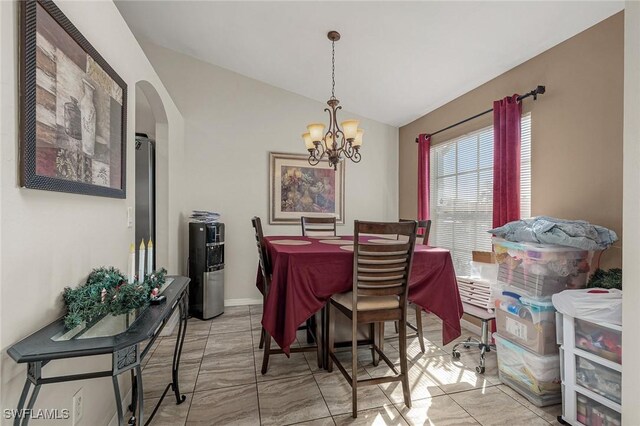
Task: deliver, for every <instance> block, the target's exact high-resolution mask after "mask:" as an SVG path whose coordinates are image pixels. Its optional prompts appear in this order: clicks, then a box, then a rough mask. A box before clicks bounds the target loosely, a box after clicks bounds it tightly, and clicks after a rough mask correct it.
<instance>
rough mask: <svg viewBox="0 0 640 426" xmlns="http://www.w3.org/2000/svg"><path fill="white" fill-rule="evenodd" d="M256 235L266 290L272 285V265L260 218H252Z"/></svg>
mask: <svg viewBox="0 0 640 426" xmlns="http://www.w3.org/2000/svg"><path fill="white" fill-rule="evenodd" d="M251 225H252V226H253V231H254V235H255V238H256V246H257V247H258V260H259V262H260V271H261V272H262V278H263V280H264V283H265V288H268V287H269V285H270V284H271V264H270V263H269V256H268V253H267V245H266V244H265V242H264V234H263V232H262V221H261V220H260V218H259V217H258V216H254V217H253V218H251Z"/></svg>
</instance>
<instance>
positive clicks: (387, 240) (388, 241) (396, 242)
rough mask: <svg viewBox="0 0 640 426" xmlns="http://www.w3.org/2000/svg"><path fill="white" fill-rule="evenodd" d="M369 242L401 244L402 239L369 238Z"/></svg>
mask: <svg viewBox="0 0 640 426" xmlns="http://www.w3.org/2000/svg"><path fill="white" fill-rule="evenodd" d="M369 242H370V243H374V244H402V242H403V241H398V240H390V239H387V238H374V239H372V240H369Z"/></svg>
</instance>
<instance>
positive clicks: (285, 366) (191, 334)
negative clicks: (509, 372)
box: [143, 305, 561, 426]
mask: <svg viewBox="0 0 640 426" xmlns="http://www.w3.org/2000/svg"><path fill="white" fill-rule="evenodd" d="M410 312H411V311H410ZM261 317H262V306H260V305H256V306H243V307H230V308H226V310H225V313H224V314H223V315H222V316H221V317H219V318H216V319H213V320H210V321H200V320H197V319H190V320H189V323H188V325H187V337H186V339H185V344H184V350H183V354H182V361H181V366H180V386H181V391H182V392H183V393H184V394H185V395H186V397H187V400H186V401H185V402H184V403H183V404H181V405H175V399H174V398H173V397H172V395H171V392H170V393H169V394H168V395H167V397H166V398H165V400H164V401H163V404H162V405H161V407H160V409H159V411H158V413H157V414H156V417H155V418H154V421H153V422H152V425H156V426H159V425H162V426H165V425H166V426H178V425H260V424H262V425H279V426H280V425H289V424H299V425H313V426H324V425H334V424H335V425H346V424H357V425H407V424H410V425H456V426H457V425H478V424H481V425H525V424H526V425H527V426H536V425H549V424H557V421H556V416H557V415H559V414H560V411H561V409H560V406H559V405H556V406H552V407H545V408H538V407H535V406H533V405H532V404H530V403H529V402H528V401H527V400H526V399H525V398H523V397H521V396H520V395H519V394H517V393H515V392H514V391H512V390H511V389H510V388H508V387H507V386H504V385H502V384H501V383H500V381H499V380H498V377H497V368H496V358H495V353H491V354H490V355H489V357H488V360H487V370H486V373H485V374H484V375H479V374H476V372H475V366H476V363H477V351H474V350H469V352H468V353H466V352H464V350H463V353H462V356H461V358H460V359H459V360H453V359H452V358H451V356H450V352H451V347H452V346H453V344H454V343H450V344H448V345H443V344H442V335H441V328H442V325H441V323H440V321H439V320H438V318H437V317H435V316H434V315H427V316H426V320H424V321H423V322H424V332H425V338H426V339H427V342H426V353H425V354H422V353H421V352H420V347H419V343H418V340H417V338H413V339H412V340H411V342H410V346H409V351H408V352H409V358H410V362H409V367H410V370H409V373H410V385H411V399H412V408H411V409H408V408H406V407H405V405H404V403H403V398H402V388H401V386H400V384H399V382H397V383H386V384H382V385H377V386H367V387H363V388H361V389H360V391H359V394H358V407H359V409H360V410H361V411H359V412H358V418H357V419H353V418H352V417H351V414H350V413H351V388H350V387H349V385H348V384H347V382H346V381H345V380H344V378H343V377H342V375H341V374H340V372H338V371H337V369H336V371H334V372H333V373H328V372H326V371H324V370H320V369H318V367H317V363H316V359H315V353H313V352H309V353H298V354H292V355H291V358H288V359H287V358H286V357H285V356H284V355H275V356H272V357H271V358H270V361H269V371H268V372H267V374H265V375H262V374H260V366H261V362H262V352H261V351H260V350H259V349H258V343H259V340H260V320H261ZM386 330H387V332H386V337H387V338H386V344H385V353H386V354H387V355H388V356H389V358H390V359H391V360H392V361H393V362H395V363H397V362H398V358H399V354H398V350H397V337H396V336H397V335H396V334H395V333H394V332H393V324H391V323H389V324H387V328H386ZM467 334H468V333H467V332H464V333H463V335H464V337H466V336H467ZM299 336H300V339H299V341H298V342H297V343H296V344H297V345H300V344H304V342H305V340H304V332H299ZM461 340H462V339H461ZM174 344H175V336H167V337H163V338H161V339H158V341H157V342H156V344H155V345H154V346H155V347H154V348H153V349H152V350H153V352H150V354H149V355H148V356H147V358H146V365H145V367H144V371H143V375H144V395H145V411H146V416H148V415H149V413H150V411H151V409H152V407H153V406H154V405H155V403H156V402H157V401H158V398H159V397H160V395H161V394H162V392H163V391H164V388H165V386H166V385H167V384H168V383H169V381H170V375H171V372H170V368H168V366H170V365H171V357H172V355H173V347H174ZM338 356H339V357H344V361H345V362H348V361H349V359H350V352H347V353H341V354H339V355H338ZM358 359H359V365H360V367H359V368H360V370H359V376H360V377H376V376H382V375H387V374H391V371H390V369H389V368H388V366H387V365H386V364H384V363H383V362H380V364H379V365H378V366H377V367H374V366H373V365H372V364H371V352H370V351H369V350H366V349H362V350H360V351H359V355H358ZM347 365H349V364H347Z"/></svg>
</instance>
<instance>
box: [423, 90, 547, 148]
mask: <svg viewBox="0 0 640 426" xmlns="http://www.w3.org/2000/svg"><path fill="white" fill-rule="evenodd" d="M545 91H546V88H545V86H538V87H536V88H535V89H533V90H532V91H530V92H529V93H527V94H525V95H521V96H518V101H521V100H523V99H525V98H528V97H529V96H533V100H534V101H536V100H538V95H542V94H544V92H545ZM492 111H493V108H491V109H488V110H486V111H483V112H481V113H479V114H476V115H474V116H473V117H469V118H465V119H464V120H462V121H458V122H457V123H455V124H452V125H450V126H448V127H445V128H444V129H440V130H438V131H437V132H433V133H429V134H428V135H429V136H435V135H437V134H438V133H442V132H444V131H446V130H449V129H453V128H454V127H456V126H459V125H461V124H464V123H466V122H467V121H471V120H473V119H476V118H478V117H482V116H483V115H485V114H489V113H490V112H492ZM416 143H418V138H416Z"/></svg>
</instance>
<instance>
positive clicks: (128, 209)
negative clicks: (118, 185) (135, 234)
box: [127, 207, 133, 228]
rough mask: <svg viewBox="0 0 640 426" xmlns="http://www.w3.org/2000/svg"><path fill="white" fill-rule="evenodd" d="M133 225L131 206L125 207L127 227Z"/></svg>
mask: <svg viewBox="0 0 640 426" xmlns="http://www.w3.org/2000/svg"><path fill="white" fill-rule="evenodd" d="M132 227H133V207H127V228H132Z"/></svg>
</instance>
